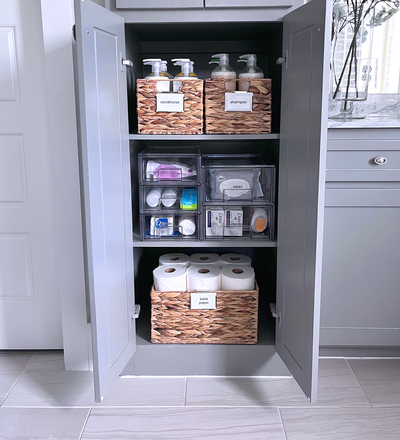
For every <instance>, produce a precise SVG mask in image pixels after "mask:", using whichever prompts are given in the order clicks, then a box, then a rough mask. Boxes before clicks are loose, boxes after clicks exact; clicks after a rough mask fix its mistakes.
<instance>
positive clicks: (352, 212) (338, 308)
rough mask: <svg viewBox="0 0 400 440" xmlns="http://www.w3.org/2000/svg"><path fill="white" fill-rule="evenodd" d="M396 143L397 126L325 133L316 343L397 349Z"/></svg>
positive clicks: (399, 174)
mask: <svg viewBox="0 0 400 440" xmlns="http://www.w3.org/2000/svg"><path fill="white" fill-rule="evenodd" d="M399 139H400V130H399V129H386V130H385V129H364V130H353V131H352V130H341V129H332V130H330V138H329V141H328V154H327V175H326V176H327V177H326V180H327V182H326V197H325V229H324V250H323V271H322V299H321V336H320V344H321V346H358V347H360V346H364V347H376V346H396V345H397V346H399V345H400V313H399V310H400V295H399V287H398V286H399V285H400V271H399V268H400V233H399V231H400V162H399V159H400V140H399ZM385 160H386V161H385Z"/></svg>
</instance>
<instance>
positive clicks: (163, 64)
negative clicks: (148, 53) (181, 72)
mask: <svg viewBox="0 0 400 440" xmlns="http://www.w3.org/2000/svg"><path fill="white" fill-rule="evenodd" d="M161 72H162V73H165V74H166V75H167V76H168V78H169V79H172V78H173V76H172V75H171V74H170V73H169V72H168V63H167V61H165V60H161Z"/></svg>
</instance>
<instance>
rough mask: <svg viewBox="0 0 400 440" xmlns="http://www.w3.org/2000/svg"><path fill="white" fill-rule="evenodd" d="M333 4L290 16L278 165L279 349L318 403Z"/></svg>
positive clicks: (312, 6) (317, 5) (285, 37)
mask: <svg viewBox="0 0 400 440" xmlns="http://www.w3.org/2000/svg"><path fill="white" fill-rule="evenodd" d="M330 23H331V10H330V2H325V1H311V2H310V3H307V4H306V5H304V6H302V7H300V8H298V9H296V10H294V11H293V12H292V13H290V14H288V15H287V16H285V17H284V23H283V28H284V30H283V53H284V55H285V54H286V65H284V66H283V67H282V69H283V75H282V123H281V146H280V159H279V208H278V209H279V210H278V272H277V312H278V314H280V320H279V321H278V323H277V340H276V347H277V351H278V353H279V354H280V356H281V357H282V359H283V360H284V362H285V363H286V365H287V367H288V368H289V370H290V371H291V373H292V374H293V376H294V378H295V379H296V380H297V382H298V384H299V385H300V387H301V388H302V389H303V391H304V393H305V394H306V395H307V397H309V398H310V400H311V401H315V400H316V391H317V374H318V371H317V369H318V348H319V340H318V338H319V312H320V310H319V309H320V282H321V259H322V228H323V209H324V182H325V167H326V138H327V126H326V125H327V122H326V121H327V114H326V109H327V107H328V105H327V102H326V101H327V96H328V77H329V45H330V36H329V31H330V27H331V24H330Z"/></svg>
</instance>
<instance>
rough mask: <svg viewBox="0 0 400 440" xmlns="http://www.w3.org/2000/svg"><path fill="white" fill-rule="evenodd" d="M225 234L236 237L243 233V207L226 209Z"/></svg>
mask: <svg viewBox="0 0 400 440" xmlns="http://www.w3.org/2000/svg"><path fill="white" fill-rule="evenodd" d="M224 235H227V236H236V237H241V236H242V235H243V209H240V208H238V209H226V210H225V228H224Z"/></svg>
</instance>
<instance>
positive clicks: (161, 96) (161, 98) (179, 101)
mask: <svg viewBox="0 0 400 440" xmlns="http://www.w3.org/2000/svg"><path fill="white" fill-rule="evenodd" d="M156 96H157V106H156V111H157V112H171V113H172V112H173V113H182V112H183V98H184V94H183V93H157V94H156Z"/></svg>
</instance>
